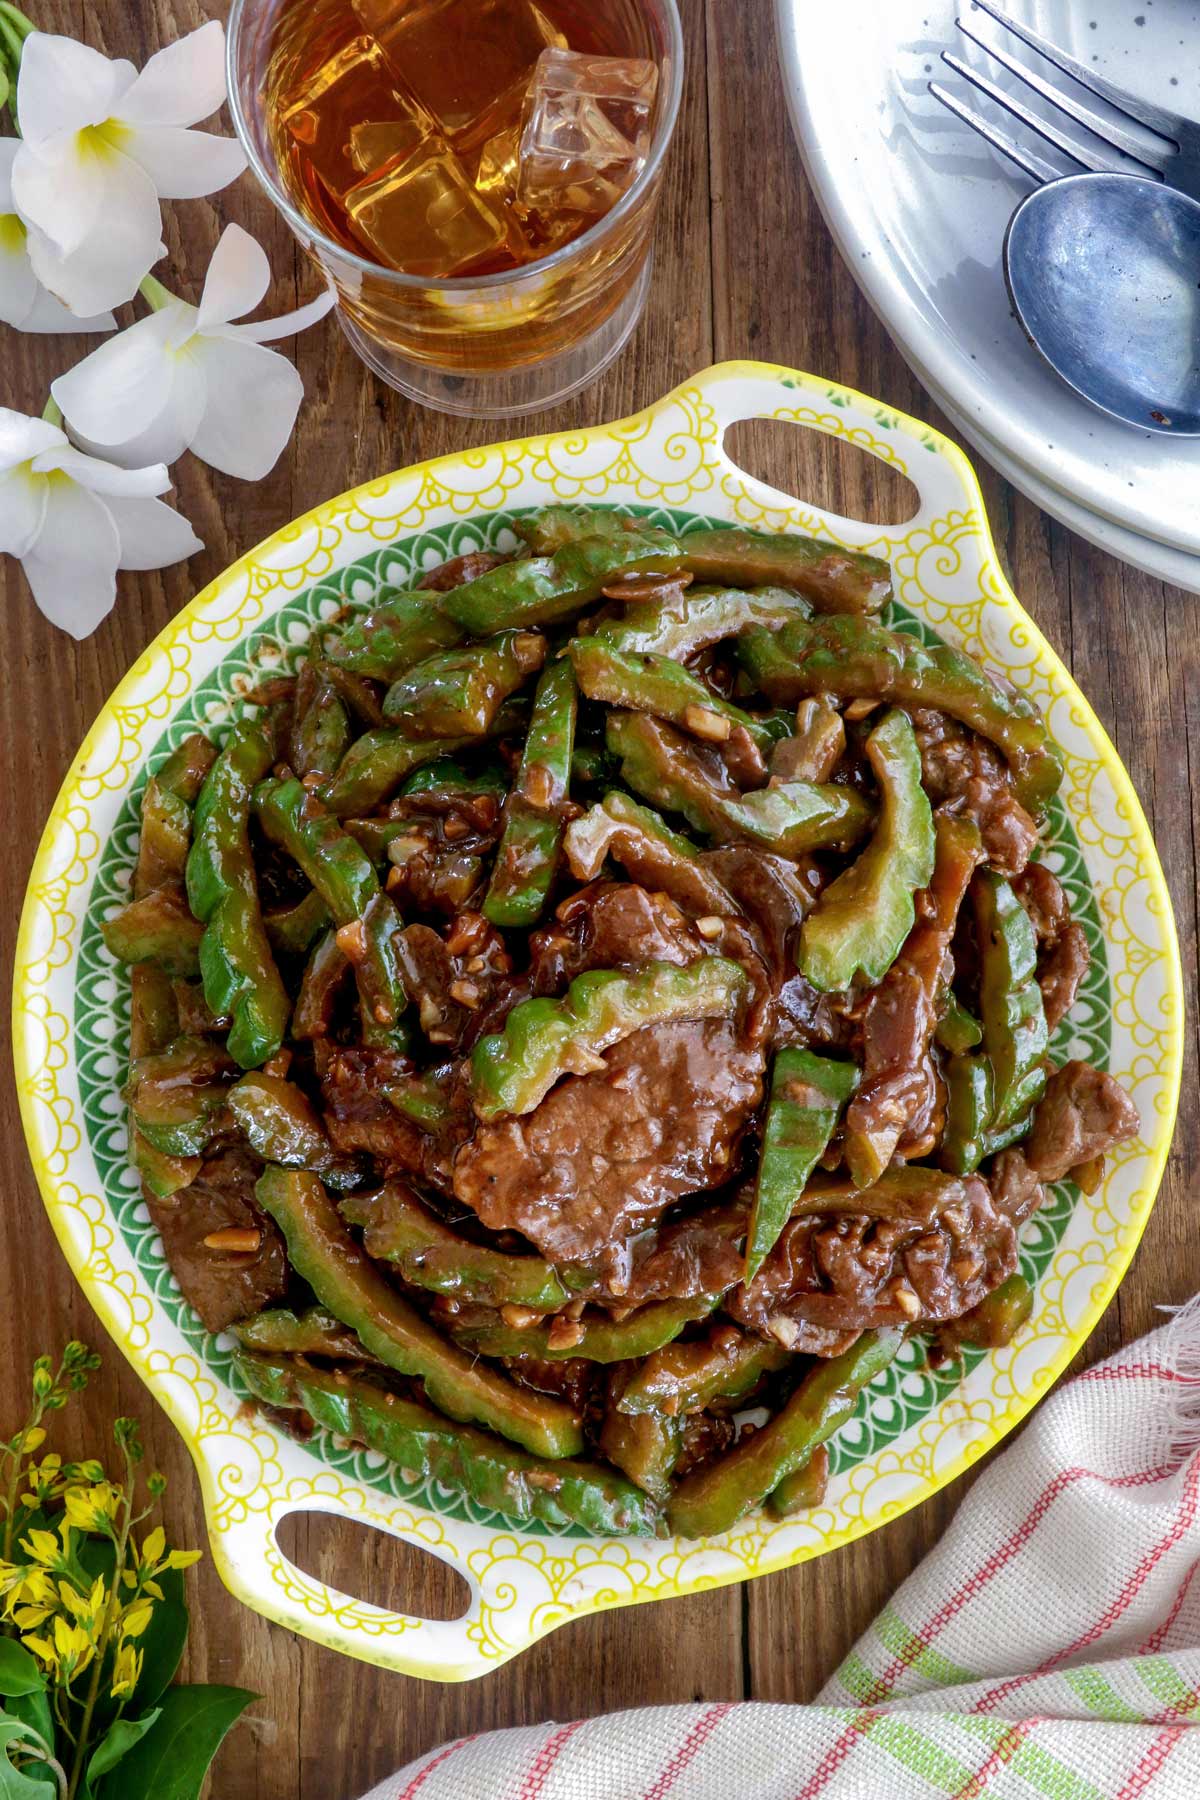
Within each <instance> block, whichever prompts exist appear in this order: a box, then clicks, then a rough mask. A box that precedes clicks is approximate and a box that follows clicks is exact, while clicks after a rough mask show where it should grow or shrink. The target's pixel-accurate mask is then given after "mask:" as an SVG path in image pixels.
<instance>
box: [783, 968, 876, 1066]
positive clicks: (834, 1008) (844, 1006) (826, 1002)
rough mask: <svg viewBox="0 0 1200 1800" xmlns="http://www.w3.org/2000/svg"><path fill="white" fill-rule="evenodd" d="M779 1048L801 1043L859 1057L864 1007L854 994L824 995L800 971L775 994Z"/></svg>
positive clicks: (790, 977)
mask: <svg viewBox="0 0 1200 1800" xmlns="http://www.w3.org/2000/svg"><path fill="white" fill-rule="evenodd" d="M774 1042H775V1045H776V1047H778V1046H779V1045H781V1044H802V1045H804V1046H806V1047H808V1048H811V1049H816V1050H832V1051H835V1052H841V1053H844V1054H846V1055H855V1056H857V1055H858V1054H859V1052H860V1050H861V1047H862V1006H861V1004H860V1003H859V1001H858V1000H857V999H856V998H855V997H854V996H853V995H846V994H824V993H822V992H821V990H820V988H815V987H814V986H813V984H812V982H811V981H809V979H808V977H807V976H806V975H801V974H800V973H799V971H798V970H793V972H792V973H791V974H790V975H789V976H788V977H787V979H786V980H785V981H784V982H782V983H781V985H780V987H779V988H778V990H777V992H776V995H775V1037H774Z"/></svg>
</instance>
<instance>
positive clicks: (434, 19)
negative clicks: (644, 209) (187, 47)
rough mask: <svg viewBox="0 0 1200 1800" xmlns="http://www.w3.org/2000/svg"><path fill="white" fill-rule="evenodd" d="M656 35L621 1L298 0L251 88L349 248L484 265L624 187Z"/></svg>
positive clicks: (407, 266) (409, 267)
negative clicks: (258, 83) (256, 86)
mask: <svg viewBox="0 0 1200 1800" xmlns="http://www.w3.org/2000/svg"><path fill="white" fill-rule="evenodd" d="M651 48H652V46H651V45H650V44H649V43H648V41H647V37H646V33H645V31H644V28H643V29H640V30H639V15H638V11H637V9H636V7H633V6H629V5H622V4H612V5H609V6H605V5H603V4H588V0H317V4H315V5H314V4H312V0H294V3H293V4H290V5H288V6H286V7H285V9H284V10H283V11H282V13H281V15H280V18H279V23H278V27H277V32H276V40H275V45H274V50H273V54H272V56H271V60H270V64H269V67H268V70H267V74H266V79H265V82H264V87H263V104H264V110H265V115H266V119H267V125H268V129H269V131H270V133H271V139H272V143H273V147H274V150H275V156H276V159H277V162H278V165H279V168H280V171H281V173H282V175H283V178H284V180H285V182H286V184H287V186H288V188H289V190H290V193H291V195H292V198H293V199H294V200H295V201H296V203H297V204H298V205H299V206H300V207H301V208H302V209H303V210H304V211H305V212H306V213H307V214H308V215H309V216H310V217H312V218H313V219H314V220H315V222H317V223H318V224H320V225H321V226H322V228H323V229H324V230H325V231H327V232H328V233H329V234H330V235H331V236H332V237H334V238H336V239H337V240H338V241H339V242H340V243H342V244H344V245H345V246H346V248H347V249H350V250H354V251H357V252H358V253H359V254H361V255H365V256H367V257H369V258H371V259H372V260H374V261H377V262H379V263H381V264H383V265H385V266H386V267H389V268H394V269H398V270H401V271H403V272H404V273H407V274H412V275H423V276H428V277H430V278H433V279H445V278H447V277H456V276H471V275H489V274H497V273H500V272H502V271H505V270H510V269H516V268H520V267H522V266H523V265H525V264H527V263H531V262H535V261H537V260H538V259H539V258H541V257H544V256H546V255H547V254H549V253H550V252H551V251H553V250H556V249H558V248H560V247H561V246H562V245H564V244H567V243H569V242H571V240H572V239H573V238H576V237H578V236H579V235H580V234H581V233H582V232H584V231H586V230H587V228H588V227H589V226H590V225H593V224H595V223H596V221H597V219H599V218H601V217H603V215H604V214H605V213H607V212H609V211H610V210H611V209H612V207H613V206H615V205H616V203H617V202H618V201H619V200H620V198H621V197H622V195H623V194H624V193H626V192H627V191H628V189H629V188H630V187H632V185H633V184H634V182H635V181H636V179H637V177H638V175H639V174H640V172H641V170H642V168H643V167H644V165H645V162H646V157H647V154H648V151H649V147H650V140H651V134H652V129H653V118H654V108H655V103H656V97H657V89H658V66H657V64H656V62H655V61H654V60H653V58H652V56H650V55H649V54H647V52H648V51H650V49H651Z"/></svg>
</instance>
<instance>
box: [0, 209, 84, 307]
mask: <svg viewBox="0 0 1200 1800" xmlns="http://www.w3.org/2000/svg"><path fill="white" fill-rule="evenodd" d="M40 292H41V289H40V288H39V286H38V278H37V276H36V275H35V274H34V272H33V264H32V263H31V262H30V260H29V250H28V248H27V246H26V243H25V228H24V226H23V225H22V224H21V221H20V220H19V219H18V218H17V217H16V215H15V214H14V213H0V319H3V321H4V323H5V324H6V325H16V326H17V327H18V328H20V329H21V330H24V329H25V321H26V320H27V319H28V318H29V316H30V314H31V313H32V311H33V309H34V307H35V305H36V304H37V297H38V294H39V293H40ZM55 304H56V305H57V302H55ZM58 311H59V317H60V318H69V317H70V314H69V313H67V312H66V311H65V310H64V309H63V308H62V307H61V306H60V307H59V309H58Z"/></svg>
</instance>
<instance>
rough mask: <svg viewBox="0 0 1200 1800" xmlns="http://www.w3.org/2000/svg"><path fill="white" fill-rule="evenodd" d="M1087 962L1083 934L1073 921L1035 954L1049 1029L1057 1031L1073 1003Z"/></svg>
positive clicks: (1087, 954)
mask: <svg viewBox="0 0 1200 1800" xmlns="http://www.w3.org/2000/svg"><path fill="white" fill-rule="evenodd" d="M1091 961H1092V953H1091V951H1090V950H1089V948H1088V941H1087V934H1086V933H1085V931H1084V929H1083V926H1082V925H1075V924H1071V925H1068V926H1067V929H1066V930H1065V931H1064V932H1063V934H1062V936H1061V937H1060V938H1059V940H1058V942H1057V943H1056V944H1051V945H1050V947H1049V948H1048V949H1046V950H1045V951H1043V953H1042V954H1041V955H1040V956H1039V957H1038V986H1039V987H1040V988H1041V990H1042V1005H1043V1007H1044V1008H1045V1011H1046V1024H1047V1026H1048V1027H1049V1029H1050V1030H1051V1031H1055V1030H1057V1028H1058V1026H1059V1025H1060V1024H1061V1023H1062V1021H1063V1020H1064V1019H1065V1018H1066V1016H1067V1014H1068V1013H1069V1012H1070V1010H1071V1008H1072V1007H1073V1006H1074V1004H1075V996H1076V994H1078V992H1079V990H1080V988H1081V987H1082V986H1083V982H1084V978H1085V976H1086V975H1087V972H1088V969H1089V968H1090V967H1091Z"/></svg>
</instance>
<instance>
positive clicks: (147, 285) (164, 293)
mask: <svg viewBox="0 0 1200 1800" xmlns="http://www.w3.org/2000/svg"><path fill="white" fill-rule="evenodd" d="M138 293H139V294H140V295H141V296H142V299H143V300H145V301H146V303H147V304H148V305H149V306H150V308H151V309H152V311H154V312H161V311H162V309H163V307H164V306H173V305H174V304H175V302H176V300H178V298H179V296H178V294H173V293H172V292H171V290H170V288H165V287H164V286H163V284H162V282H161V281H155V279H154V277H153V275H147V276H145V277H144V278H143V280H141V281H140V282H139V283H138Z"/></svg>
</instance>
